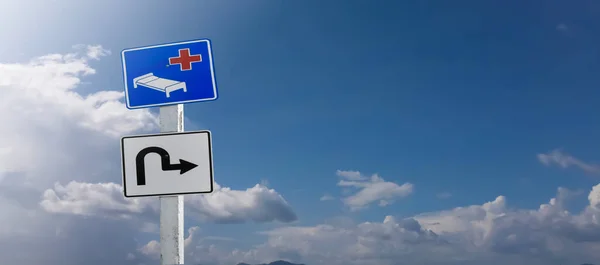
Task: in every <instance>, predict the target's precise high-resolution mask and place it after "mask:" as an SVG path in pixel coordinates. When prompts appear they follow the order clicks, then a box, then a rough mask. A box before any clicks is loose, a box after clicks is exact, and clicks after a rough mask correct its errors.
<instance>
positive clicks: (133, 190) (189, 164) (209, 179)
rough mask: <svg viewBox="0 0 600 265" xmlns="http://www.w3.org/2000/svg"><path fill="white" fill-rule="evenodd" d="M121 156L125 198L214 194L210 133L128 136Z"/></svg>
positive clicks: (122, 147) (122, 141)
mask: <svg viewBox="0 0 600 265" xmlns="http://www.w3.org/2000/svg"><path fill="white" fill-rule="evenodd" d="M121 155H122V165H123V190H124V194H125V197H142V196H168V195H183V194H194V193H211V192H212V191H213V183H214V181H213V165H212V148H211V137H210V131H195V132H180V133H161V134H151V135H139V136H126V137H123V138H122V139H121Z"/></svg>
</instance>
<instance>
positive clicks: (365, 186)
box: [336, 170, 413, 210]
mask: <svg viewBox="0 0 600 265" xmlns="http://www.w3.org/2000/svg"><path fill="white" fill-rule="evenodd" d="M336 174H337V175H338V176H339V177H340V178H342V179H341V180H340V181H339V182H338V184H337V185H338V186H340V187H347V188H353V189H354V192H352V193H351V194H350V195H349V196H347V197H345V198H343V202H344V204H346V205H347V206H349V207H350V208H351V209H352V210H359V209H362V208H365V207H366V206H368V205H370V204H372V203H375V202H378V204H379V206H386V205H389V204H391V203H393V202H394V199H397V198H402V197H406V196H408V195H410V194H411V193H412V192H413V184H411V183H408V182H407V183H404V184H402V185H398V184H396V183H394V182H390V181H385V180H384V179H383V178H381V177H380V176H378V175H377V174H374V175H372V176H371V177H370V178H367V177H366V176H363V175H362V174H361V173H360V172H358V171H342V170H338V171H337V172H336Z"/></svg>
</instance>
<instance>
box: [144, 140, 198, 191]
mask: <svg viewBox="0 0 600 265" xmlns="http://www.w3.org/2000/svg"><path fill="white" fill-rule="evenodd" d="M150 153H156V154H158V155H160V165H161V167H162V170H163V171H171V170H179V174H180V175H181V174H183V173H185V172H188V171H190V170H192V169H194V168H195V167H197V166H198V165H196V164H194V163H192V162H188V161H185V160H183V159H179V164H171V157H170V156H169V152H167V150H165V149H162V148H160V147H156V146H151V147H146V148H144V149H142V151H140V152H139V153H138V154H137V156H136V157H135V169H136V173H137V184H138V186H141V185H146V166H145V163H144V158H145V157H146V155H147V154H150Z"/></svg>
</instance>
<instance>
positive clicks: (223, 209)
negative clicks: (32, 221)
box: [40, 181, 297, 223]
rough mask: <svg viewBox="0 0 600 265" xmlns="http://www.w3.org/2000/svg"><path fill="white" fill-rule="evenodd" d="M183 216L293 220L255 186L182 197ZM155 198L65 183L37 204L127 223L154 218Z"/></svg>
mask: <svg viewBox="0 0 600 265" xmlns="http://www.w3.org/2000/svg"><path fill="white" fill-rule="evenodd" d="M184 199H185V206H186V214H187V215H188V216H191V217H196V218H197V219H198V220H201V221H210V222H216V223H241V222H246V221H254V222H271V221H280V222H292V221H295V220H296V219H297V216H296V214H295V212H294V211H293V209H292V207H291V206H290V205H289V204H288V203H287V201H286V200H285V199H284V198H283V196H281V195H280V194H279V193H277V192H276V191H275V190H273V189H268V188H267V187H265V186H262V185H260V184H257V185H256V186H254V187H252V188H249V189H246V190H243V191H240V190H232V189H231V188H228V187H221V186H220V185H218V184H216V185H215V191H214V192H213V193H211V194H204V195H187V196H185V197H184ZM157 203H158V200H156V198H125V197H124V196H123V188H122V187H121V185H119V184H115V183H95V184H92V183H80V182H75V181H72V182H69V184H67V185H66V186H62V185H60V184H58V183H57V184H55V186H54V188H53V189H48V190H46V191H45V192H44V194H43V199H42V201H41V202H40V205H41V206H42V208H43V209H44V210H46V211H48V212H53V213H66V214H73V215H84V216H102V217H109V218H125V219H130V218H132V216H139V215H142V216H150V217H156V215H157V214H158V210H159V205H158V204H157Z"/></svg>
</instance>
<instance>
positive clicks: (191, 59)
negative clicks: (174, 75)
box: [169, 48, 202, 71]
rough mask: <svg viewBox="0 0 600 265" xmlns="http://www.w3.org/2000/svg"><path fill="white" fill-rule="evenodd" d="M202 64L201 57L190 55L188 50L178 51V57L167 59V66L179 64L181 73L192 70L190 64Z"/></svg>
mask: <svg viewBox="0 0 600 265" xmlns="http://www.w3.org/2000/svg"><path fill="white" fill-rule="evenodd" d="M195 62H202V55H200V54H196V55H190V49H189V48H185V49H179V56H178V57H169V65H174V64H179V69H180V70H181V71H187V70H192V63H195Z"/></svg>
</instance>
